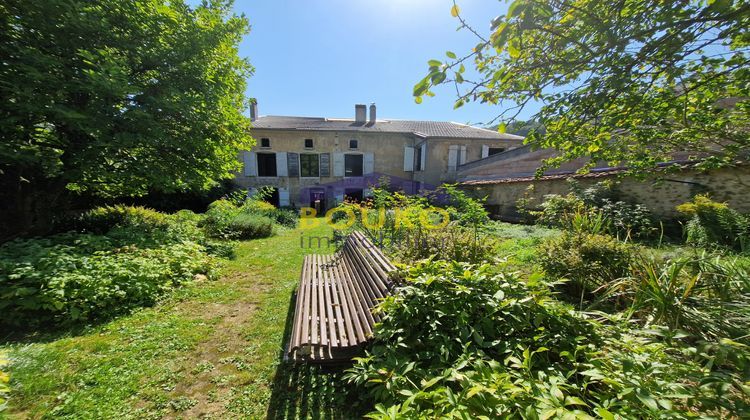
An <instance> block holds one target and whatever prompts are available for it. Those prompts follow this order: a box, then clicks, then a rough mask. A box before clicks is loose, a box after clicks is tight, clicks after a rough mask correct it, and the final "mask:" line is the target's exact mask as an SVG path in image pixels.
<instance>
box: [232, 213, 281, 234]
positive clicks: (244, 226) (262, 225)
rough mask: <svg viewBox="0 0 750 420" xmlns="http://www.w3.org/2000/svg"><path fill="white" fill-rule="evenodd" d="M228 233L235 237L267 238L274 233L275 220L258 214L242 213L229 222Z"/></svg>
mask: <svg viewBox="0 0 750 420" xmlns="http://www.w3.org/2000/svg"><path fill="white" fill-rule="evenodd" d="M228 234H229V235H230V236H231V237H232V238H235V239H256V238H267V237H269V236H271V235H273V220H271V219H269V218H268V217H265V216H259V215H257V214H248V213H240V214H238V215H237V216H235V217H234V218H233V219H232V220H231V221H230V222H229V226H228Z"/></svg>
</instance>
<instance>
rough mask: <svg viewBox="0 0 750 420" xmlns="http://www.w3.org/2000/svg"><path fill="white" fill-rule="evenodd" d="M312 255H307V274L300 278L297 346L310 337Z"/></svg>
mask: <svg viewBox="0 0 750 420" xmlns="http://www.w3.org/2000/svg"><path fill="white" fill-rule="evenodd" d="M313 259H314V257H313V256H308V258H307V262H308V269H307V273H306V274H307V275H306V276H305V277H304V278H303V279H302V282H301V284H300V286H301V288H300V289H301V290H302V299H303V300H302V322H301V324H302V328H301V332H302V335H301V336H300V338H299V341H298V342H297V344H296V345H297V347H299V346H301V345H302V343H303V342H306V341H308V340H309V339H310V322H309V319H310V288H311V286H312V276H313V275H314V268H313Z"/></svg>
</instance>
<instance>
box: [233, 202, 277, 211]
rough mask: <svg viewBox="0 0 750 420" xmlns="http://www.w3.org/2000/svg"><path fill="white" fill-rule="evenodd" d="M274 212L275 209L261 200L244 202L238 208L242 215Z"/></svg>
mask: <svg viewBox="0 0 750 420" xmlns="http://www.w3.org/2000/svg"><path fill="white" fill-rule="evenodd" d="M274 210H276V207H274V205H273V204H271V203H267V202H265V201H262V200H253V199H250V200H246V201H245V202H244V203H243V204H242V206H240V211H242V212H243V213H257V214H269V213H272V212H273V211H274Z"/></svg>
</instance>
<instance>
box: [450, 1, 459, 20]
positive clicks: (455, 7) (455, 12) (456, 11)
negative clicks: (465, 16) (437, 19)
mask: <svg viewBox="0 0 750 420" xmlns="http://www.w3.org/2000/svg"><path fill="white" fill-rule="evenodd" d="M459 13H461V10H460V9H459V8H458V5H457V4H454V5H453V7H451V16H453V17H458V15H459Z"/></svg>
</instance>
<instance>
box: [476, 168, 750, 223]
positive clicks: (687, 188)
mask: <svg viewBox="0 0 750 420" xmlns="http://www.w3.org/2000/svg"><path fill="white" fill-rule="evenodd" d="M573 177H574V178H576V180H577V181H578V183H579V184H580V185H581V187H584V188H585V187H586V186H589V185H592V184H595V183H597V182H600V181H603V180H605V179H610V180H615V181H618V191H619V192H620V193H621V197H622V199H624V200H626V201H630V202H635V203H640V204H644V205H645V206H647V207H648V208H649V209H651V211H652V212H653V213H654V214H655V215H657V216H659V217H662V218H664V219H672V218H675V217H677V216H678V215H679V213H678V212H677V210H676V209H675V207H677V206H678V205H679V204H682V203H685V202H687V201H690V200H692V198H693V197H694V196H695V195H696V194H708V195H709V196H710V197H711V198H712V199H713V200H716V201H720V202H726V203H728V204H729V205H730V206H731V207H732V208H734V209H736V210H738V211H740V212H742V213H750V165H740V166H735V167H732V168H723V169H716V170H711V171H698V170H693V169H687V170H682V171H680V172H676V173H663V174H657V175H655V176H653V177H651V178H647V179H643V180H642V179H635V178H632V177H620V176H618V174H617V173H611V174H606V173H599V174H596V175H593V174H591V176H573ZM532 185H533V186H534V188H533V190H529V187H530V186H532ZM463 187H464V188H466V189H468V190H470V191H474V192H475V193H476V194H478V195H480V196H487V205H488V208H489V209H490V211H491V213H492V214H493V216H494V217H496V218H499V219H503V220H518V219H519V217H520V215H519V214H518V209H517V205H516V202H517V201H518V200H519V199H520V198H522V197H524V195H526V196H527V197H528V198H529V199H531V200H532V203H533V204H537V205H538V203H540V202H541V201H543V200H544V196H545V195H548V194H567V193H568V192H570V185H569V183H568V181H567V178H565V177H555V178H553V179H546V180H545V179H542V180H516V181H510V180H498V181H496V182H494V183H486V184H479V185H464V186H463Z"/></svg>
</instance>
